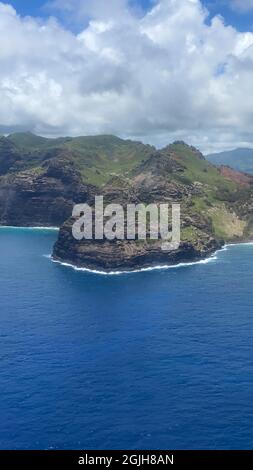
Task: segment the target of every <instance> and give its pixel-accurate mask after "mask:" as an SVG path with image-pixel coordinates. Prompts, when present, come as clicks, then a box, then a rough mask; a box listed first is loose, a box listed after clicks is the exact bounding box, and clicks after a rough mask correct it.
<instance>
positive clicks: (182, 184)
mask: <svg viewBox="0 0 253 470" xmlns="http://www.w3.org/2000/svg"><path fill="white" fill-rule="evenodd" d="M95 195H97V196H101V195H102V196H103V197H104V204H105V205H107V204H110V203H116V204H121V205H122V206H123V207H124V208H126V205H127V204H129V203H132V204H138V203H143V204H145V205H148V204H158V205H159V204H162V203H167V204H169V205H171V204H173V203H179V204H180V206H181V244H180V246H179V248H178V249H177V250H176V251H172V252H164V251H163V250H162V249H161V240H160V241H159V240H158V241H153V240H147V241H138V240H133V241H127V240H122V241H112V242H109V241H107V240H101V241H96V240H95V241H89V240H88V241H87V240H82V241H81V242H78V241H76V240H75V239H74V237H73V236H72V225H73V222H74V220H73V219H72V217H71V216H72V209H73V206H74V205H75V204H81V203H88V204H89V205H91V206H93V205H94V198H95ZM252 201H253V178H252V177H250V176H248V175H243V174H240V173H238V172H234V171H231V170H230V169H227V168H226V169H221V170H219V169H218V168H216V167H215V166H213V165H211V164H210V163H208V162H207V161H206V160H205V158H204V157H203V155H202V154H201V153H200V152H199V151H198V150H197V149H195V148H193V147H190V146H188V145H187V144H185V143H184V142H175V143H174V144H172V145H169V146H167V147H165V148H164V149H162V150H159V151H156V149H155V148H153V147H150V146H145V145H143V144H141V143H138V142H137V143H136V142H131V141H123V140H122V139H118V138H115V137H113V136H98V137H89V138H77V139H74V138H73V139H72V138H69V139H64V138H62V139H56V140H53V141H51V140H50V139H44V138H39V137H37V136H34V135H32V134H25V135H21V136H20V135H15V136H12V138H0V225H14V226H59V227H60V226H61V229H60V233H59V238H58V240H57V243H56V245H55V247H54V250H53V256H54V258H55V259H56V260H59V261H64V262H68V263H71V264H75V265H78V266H81V267H86V268H90V269H98V270H103V271H115V270H116V271H117V270H134V269H139V268H143V267H148V266H154V265H168V264H176V263H178V262H189V261H195V260H198V259H202V258H204V257H206V256H209V255H210V254H211V253H213V252H214V251H215V250H216V249H218V248H219V247H221V246H222V244H223V243H224V241H241V240H245V239H247V240H248V239H253V222H252V221H253V202H252ZM233 221H236V227H234V225H235V223H234V222H233ZM224 224H227V227H225V230H224Z"/></svg>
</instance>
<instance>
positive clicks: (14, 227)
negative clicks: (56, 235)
mask: <svg viewBox="0 0 253 470" xmlns="http://www.w3.org/2000/svg"><path fill="white" fill-rule="evenodd" d="M8 228H9V229H12V230H50V231H55V232H58V231H59V230H60V227H47V226H45V227H44V226H43V227H42V226H36V227H30V226H29V227H28V226H25V225H24V226H21V225H20V226H17V225H0V230H1V229H8Z"/></svg>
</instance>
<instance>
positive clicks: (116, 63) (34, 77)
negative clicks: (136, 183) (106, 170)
mask: <svg viewBox="0 0 253 470" xmlns="http://www.w3.org/2000/svg"><path fill="white" fill-rule="evenodd" d="M73 4H74V7H75V8H74V10H73ZM82 5H83V2H80V1H79V0H76V2H73V0H72V1H71V2H68V1H67V0H57V3H56V2H54V7H55V8H56V7H57V8H61V11H62V12H63V11H65V12H66V11H67V12H69V14H74V11H77V12H78V13H79V18H81V21H83V28H82V30H81V32H79V33H76V34H74V33H73V32H72V31H71V30H70V29H68V28H67V27H66V26H64V25H63V24H62V23H60V22H58V21H57V20H56V19H55V18H54V17H51V18H49V19H48V20H41V19H35V18H30V17H26V18H22V17H20V16H18V14H17V13H16V12H15V10H14V9H13V8H12V7H11V6H9V5H7V4H4V3H0V42H1V48H0V103H1V106H0V131H1V132H3V133H4V132H5V133H6V132H9V131H12V130H31V131H33V132H36V133H39V134H43V135H48V136H56V135H79V134H82V135H84V134H97V133H107V134H108V133H112V134H117V135H120V136H123V137H131V138H137V139H142V140H144V141H146V142H151V143H153V144H155V145H158V146H159V145H164V144H166V143H168V142H170V141H172V140H175V139H185V140H186V141H188V142H189V143H192V144H194V145H197V146H198V147H200V148H201V149H202V150H203V151H206V152H209V151H212V150H219V149H223V148H224V149H225V148H232V147H234V146H240V145H253V93H252V90H253V80H252V77H253V34H252V33H250V32H248V33H240V32H238V31H236V30H235V29H234V28H232V27H230V26H225V25H224V23H223V20H222V18H221V17H215V18H214V19H213V20H212V22H211V24H209V23H207V16H208V12H207V10H205V9H204V8H203V6H202V4H201V2H200V1H199V0H160V1H159V2H157V3H156V4H155V5H154V7H153V9H151V10H150V11H149V12H147V13H145V14H143V15H140V14H139V12H138V11H136V10H135V9H134V8H130V7H129V5H128V3H127V1H126V0H108V1H107V2H106V5H108V7H107V8H106V9H105V7H104V6H105V2H104V1H103V2H102V1H101V0H92V1H89V0H87V2H85V9H82Z"/></svg>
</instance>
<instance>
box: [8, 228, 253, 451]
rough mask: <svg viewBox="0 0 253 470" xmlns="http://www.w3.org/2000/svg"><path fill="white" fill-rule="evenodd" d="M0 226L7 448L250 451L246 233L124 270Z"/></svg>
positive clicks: (250, 301) (40, 234)
mask: <svg viewBox="0 0 253 470" xmlns="http://www.w3.org/2000/svg"><path fill="white" fill-rule="evenodd" d="M56 237H57V232H55V231H53V230H51V231H50V230H27V229H12V228H2V229H0V360H1V362H0V364H1V367H0V416H1V419H0V448H1V449H87V450H89V449H110V450H111V449H129V450H130V449H133V450H134V449H143V450H144V449H159V450H160V449H171V450H175V449H251V448H252V442H253V400H252V396H253V340H252V338H253V289H252V287H253V283H252V274H253V270H252V266H253V264H252V261H253V245H252V244H248V245H247V244H245V245H234V246H229V247H227V248H226V249H225V250H223V251H220V252H218V253H217V254H216V256H214V257H213V258H211V259H210V260H208V262H204V263H197V264H192V265H189V266H185V265H181V266H180V267H174V268H171V269H157V270H152V271H145V272H137V273H131V274H120V275H113V276H110V275H107V276H105V275H100V274H96V273H90V272H87V271H78V270H74V269H72V268H71V267H68V266H62V265H60V264H58V263H53V262H52V261H51V260H50V258H49V256H48V255H49V254H50V253H51V250H52V246H53V243H54V241H55V240H56Z"/></svg>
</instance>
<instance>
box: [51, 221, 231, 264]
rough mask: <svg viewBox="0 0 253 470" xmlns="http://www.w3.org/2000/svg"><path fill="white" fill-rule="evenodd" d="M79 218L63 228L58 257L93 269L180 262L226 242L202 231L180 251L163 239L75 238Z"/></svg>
mask: <svg viewBox="0 0 253 470" xmlns="http://www.w3.org/2000/svg"><path fill="white" fill-rule="evenodd" d="M74 221H75V219H72V218H71V219H69V220H68V221H67V222H66V223H65V224H64V225H63V226H62V227H61V229H60V233H59V237H58V240H57V242H56V244H55V246H54V252H53V257H54V259H55V260H58V261H64V262H66V263H69V264H72V265H75V266H79V267H85V268H88V269H92V270H102V271H105V272H111V271H118V270H119V271H123V270H127V271H131V270H136V269H142V268H147V267H150V266H165V265H174V264H177V263H179V262H191V261H197V260H200V259H204V258H205V257H207V256H209V255H210V254H212V253H213V252H214V251H216V250H217V249H219V248H221V246H222V241H221V240H217V239H215V238H213V237H212V236H210V235H208V234H207V233H206V234H205V233H203V234H202V238H201V239H199V240H198V243H196V244H193V243H191V242H186V241H185V242H182V243H181V245H180V247H179V249H178V250H176V251H170V252H165V251H163V250H162V248H161V244H162V242H161V240H159V241H150V240H147V241H138V240H137V241H135V240H124V241H122V240H120V241H119V240H115V241H108V240H100V241H96V240H83V241H82V242H80V241H77V240H75V239H74V237H73V235H72V225H73V223H74Z"/></svg>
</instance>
